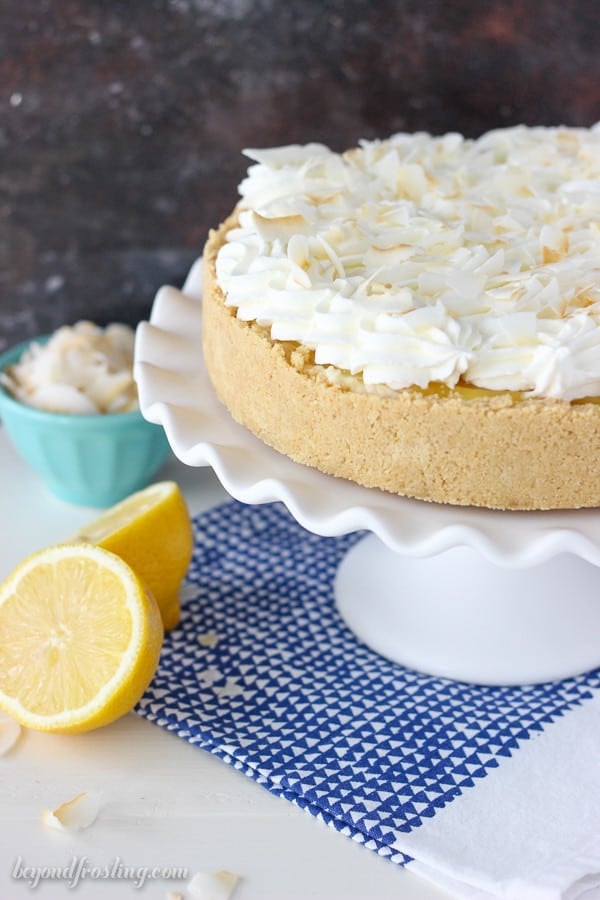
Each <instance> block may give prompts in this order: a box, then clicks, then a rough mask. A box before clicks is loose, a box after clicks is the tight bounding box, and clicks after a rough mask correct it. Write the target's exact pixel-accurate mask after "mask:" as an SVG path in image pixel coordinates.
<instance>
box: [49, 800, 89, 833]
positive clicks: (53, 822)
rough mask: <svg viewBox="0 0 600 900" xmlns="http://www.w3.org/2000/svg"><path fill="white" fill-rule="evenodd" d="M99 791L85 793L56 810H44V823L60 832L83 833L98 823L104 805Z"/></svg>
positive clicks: (62, 804)
mask: <svg viewBox="0 0 600 900" xmlns="http://www.w3.org/2000/svg"><path fill="white" fill-rule="evenodd" d="M101 801H102V794H100V793H99V791H84V792H83V793H82V794H78V795H77V797H74V798H73V799H72V800H67V801H66V803H61V805H60V806H57V807H56V809H52V810H51V809H44V810H42V822H43V823H44V825H46V826H47V827H48V828H56V829H57V830H58V831H81V830H82V829H84V828H89V826H90V825H92V824H93V823H94V822H95V821H96V817H97V815H98V813H99V812H100V807H101V805H102V802H101Z"/></svg>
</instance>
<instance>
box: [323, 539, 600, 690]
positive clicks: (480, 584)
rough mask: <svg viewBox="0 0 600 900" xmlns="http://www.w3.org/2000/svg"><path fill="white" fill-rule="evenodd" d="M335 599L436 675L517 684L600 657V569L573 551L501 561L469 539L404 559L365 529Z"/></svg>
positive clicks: (374, 642)
mask: <svg viewBox="0 0 600 900" xmlns="http://www.w3.org/2000/svg"><path fill="white" fill-rule="evenodd" d="M335 598H336V604H337V608H338V610H339V612H340V614H341V616H342V618H343V619H344V621H345V622H346V624H347V625H348V626H349V628H350V629H351V630H352V631H353V632H354V633H355V635H356V636H357V637H358V638H359V640H361V641H362V642H363V643H365V644H367V645H368V646H369V647H371V648H372V649H373V650H375V651H377V652H378V653H381V654H382V655H383V656H386V657H387V658H388V659H392V660H394V661H395V662H398V663H401V664H402V665H404V666H408V667H409V668H413V669H417V670H419V671H421V672H427V673H428V674H430V675H436V676H441V677H446V678H452V679H456V680H459V681H468V682H473V683H477V684H489V685H511V684H513V685H514V684H532V683H538V682H544V681H553V680H556V679H559V678H567V677H569V676H573V675H578V674H580V673H582V672H586V671H589V670H590V669H593V668H595V667H596V666H600V569H599V568H598V567H596V566H594V565H591V564H590V563H588V562H586V561H585V560H583V559H581V558H580V557H577V556H573V555H571V554H566V553H563V554H560V555H558V556H555V557H553V558H552V559H550V560H549V561H547V562H544V563H542V564H541V565H536V566H531V567H530V568H525V569H523V568H518V569H517V568H503V567H500V566H497V565H494V564H493V563H490V562H488V561H487V560H486V559H484V558H483V556H482V555H481V554H480V553H479V552H478V551H476V550H473V549H472V548H470V547H455V548H453V549H451V550H447V551H446V552H444V553H440V554H439V555H437V556H433V557H428V558H426V559H423V558H407V557H404V556H401V555H400V554H398V553H395V552H394V551H392V550H389V549H388V548H387V547H386V546H385V545H384V544H383V543H382V542H381V541H380V540H379V539H378V538H377V537H375V535H369V536H368V537H366V538H364V539H363V540H362V541H361V542H360V543H359V544H357V545H356V546H355V547H353V548H352V550H350V551H349V553H348V554H347V556H346V557H345V558H344V560H343V561H342V563H341V565H340V567H339V570H338V574H337V577H336V581H335Z"/></svg>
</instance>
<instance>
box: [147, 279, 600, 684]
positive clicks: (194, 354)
mask: <svg viewBox="0 0 600 900" xmlns="http://www.w3.org/2000/svg"><path fill="white" fill-rule="evenodd" d="M201 290H202V276H201V261H198V262H197V263H196V264H195V265H194V267H193V268H192V270H191V272H190V274H189V277H188V279H187V281H186V283H185V285H184V287H183V291H182V292H180V291H177V290H175V289H174V288H170V287H163V288H161V290H160V291H159V292H158V294H157V296H156V299H155V302H154V305H153V309H152V314H151V317H150V322H143V323H141V324H140V325H139V327H138V331H137V336H136V351H135V377H136V380H137V383H138V387H139V393H140V405H141V408H142V412H143V414H144V416H145V417H146V418H147V419H149V420H150V421H151V422H156V423H159V424H161V425H162V426H163V427H164V429H165V431H166V434H167V437H168V439H169V441H170V444H171V447H172V448H173V451H174V453H175V455H176V456H177V457H178V458H179V459H180V460H182V461H183V462H184V463H186V464H188V465H190V466H212V467H213V469H214V470H215V472H216V474H217V477H218V478H219V480H220V481H221V483H222V484H223V486H224V487H225V489H226V490H227V491H228V492H229V493H230V494H231V495H232V496H233V497H235V498H236V499H238V500H241V501H243V502H245V503H266V502H270V501H273V500H279V501H283V503H284V504H285V505H286V507H287V508H288V510H289V511H290V513H291V514H292V515H293V516H294V517H295V518H296V519H297V521H298V522H299V523H300V524H301V525H302V526H304V527H305V528H307V529H308V530H309V531H312V532H315V533H316V534H321V535H329V536H331V535H340V534H346V533H348V532H351V531H357V530H365V531H367V532H370V534H369V535H368V536H366V537H365V538H364V539H363V540H362V541H360V542H359V543H358V544H357V545H355V546H354V548H353V549H352V550H350V551H349V553H348V554H347V556H346V557H345V559H344V560H343V561H342V564H341V566H340V568H339V571H338V574H337V578H336V582H335V595H336V602H337V606H338V609H339V612H340V614H341V615H342V617H343V619H344V620H345V622H346V623H347V625H348V626H349V627H350V628H351V629H352V630H353V631H354V633H355V634H356V635H357V637H358V638H359V639H360V640H361V641H363V642H365V643H366V644H368V645H369V646H370V647H372V648H373V649H374V650H376V651H378V652H379V653H381V654H383V655H385V656H386V657H389V658H390V659H393V660H395V661H397V662H400V663H402V664H404V665H407V666H410V667H412V668H415V669H418V670H420V671H423V672H428V673H430V674H432V675H439V676H444V677H449V678H455V679H459V680H463V681H470V682H476V683H482V684H497V685H500V684H520V683H533V682H540V681H548V680H553V679H558V678H564V677H567V676H571V675H576V674H579V673H581V672H584V671H587V670H589V669H591V668H594V667H596V666H598V665H600V569H599V568H598V567H600V511H597V510H577V511H572V512H571V511H560V512H529V513H526V512H495V511H490V510H483V509H475V508H463V507H453V506H445V505H441V504H432V503H424V502H422V501H418V500H408V499H404V498H401V497H397V496H394V495H392V494H387V493H385V492H383V491H378V490H370V489H367V488H363V487H360V486H359V485H355V484H353V483H351V482H348V481H344V480H342V479H338V478H334V477H332V476H328V475H324V474H322V473H320V472H317V471H315V470H313V469H311V468H308V467H307V466H302V465H299V464H298V463H294V462H292V461H291V460H289V459H288V458H287V457H285V456H283V455H282V454H280V453H277V452H276V451H275V450H272V449H270V448H269V447H267V446H265V445H264V444H263V443H262V442H261V441H259V440H258V439H257V438H255V437H254V435H252V434H251V433H250V432H249V431H247V430H246V429H245V428H243V427H242V426H240V425H238V424H237V423H236V422H234V421H233V419H232V418H231V416H230V415H229V413H228V412H227V410H226V409H225V408H224V407H223V406H222V405H221V403H220V402H219V401H218V400H217V398H216V396H215V394H214V392H213V390H212V388H211V386H210V382H209V380H208V376H207V374H206V370H205V367H204V361H203V358H202V350H201V340H200V336H201ZM465 465H468V460H466V461H465Z"/></svg>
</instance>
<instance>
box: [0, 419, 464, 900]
mask: <svg viewBox="0 0 600 900" xmlns="http://www.w3.org/2000/svg"><path fill="white" fill-rule="evenodd" d="M163 478H164V479H173V480H175V481H177V482H178V483H179V485H180V486H181V488H182V490H183V491H184V493H185V496H186V498H187V502H188V505H189V508H190V511H191V512H192V513H197V512H200V511H201V510H203V509H207V508H209V507H210V506H213V505H214V504H216V503H218V502H220V501H222V500H225V499H227V495H226V493H225V491H224V490H223V488H222V487H221V486H220V485H219V484H218V482H217V480H216V478H215V476H214V474H213V473H212V471H211V470H208V469H191V468H188V467H186V466H184V465H183V464H181V463H179V462H178V461H177V460H175V459H171V460H169V461H168V462H167V464H166V465H165V466H164V467H163V469H162V470H161V471H160V472H159V473H158V474H157V476H156V480H160V479H163ZM0 498H1V501H0V502H1V522H2V525H1V530H2V540H1V542H0V580H3V579H4V578H5V577H6V576H7V575H8V574H9V573H10V572H11V571H12V569H13V568H14V567H15V565H16V564H17V563H18V562H19V561H20V560H21V559H22V558H23V557H24V556H26V555H27V554H29V553H31V552H32V551H34V550H37V549H39V548H41V547H44V546H48V545H49V544H53V543H58V542H59V541H61V540H64V539H66V538H68V537H69V535H71V534H72V533H73V532H74V531H75V530H76V529H77V528H78V527H79V526H81V525H82V524H84V523H85V522H87V521H89V520H90V519H92V518H93V517H94V516H95V515H96V514H97V511H95V510H91V509H89V508H83V507H76V506H72V505H70V504H67V503H63V502H62V501H60V500H57V499H56V498H54V497H53V496H52V495H51V494H49V493H48V491H47V490H46V489H45V487H44V486H43V484H42V483H41V481H40V479H39V478H38V477H37V476H36V475H35V474H33V473H32V472H31V471H30V470H29V469H28V468H27V466H26V465H25V464H24V463H23V462H22V461H21V459H20V458H19V457H18V455H17V453H16V451H15V450H14V449H13V447H12V445H11V444H10V443H9V441H8V439H7V437H6V434H5V432H4V430H3V429H2V428H1V427H0ZM87 790H99V791H101V792H102V795H103V805H102V809H101V812H100V815H99V817H98V819H97V820H96V822H95V823H94V824H93V825H92V826H91V827H90V828H88V829H87V830H85V831H82V832H80V833H78V834H76V835H72V834H66V833H60V832H57V831H53V830H51V829H48V828H47V827H45V826H44V825H43V824H42V822H41V818H40V816H41V811H42V809H43V808H44V807H49V808H55V807H56V806H57V805H59V804H60V803H63V802H64V801H66V800H69V799H71V798H72V797H74V796H76V795H77V794H79V793H81V792H82V791H87ZM73 857H77V858H78V860H79V859H81V858H82V857H87V861H88V863H89V865H90V866H105V865H109V866H111V867H112V866H113V865H115V860H116V861H117V862H116V867H117V868H118V865H119V862H120V863H121V864H122V868H121V870H120V871H121V872H122V873H123V871H124V868H125V867H129V868H130V869H132V868H135V869H137V868H139V867H148V868H151V867H153V866H157V867H161V868H162V867H168V866H172V867H177V868H179V869H181V868H187V870H188V879H183V880H181V879H180V880H168V879H160V878H157V879H156V880H153V881H148V882H147V884H146V885H145V887H144V888H143V890H142V891H140V890H138V889H136V888H135V887H134V886H133V881H131V880H130V881H127V880H112V881H111V883H110V887H107V883H106V882H105V881H99V880H92V879H91V878H89V877H88V879H87V880H85V881H83V882H81V883H80V885H79V886H78V888H77V891H76V894H75V896H77V897H79V898H88V897H90V898H98V897H104V898H105V897H107V896H110V897H111V898H113V897H115V898H121V897H123V898H125V897H134V896H144V897H152V898H165V897H166V896H167V893H168V891H181V892H182V893H183V894H184V896H185V884H186V883H187V880H189V878H191V876H192V875H193V873H194V872H196V871H205V872H211V871H216V870H219V869H226V870H229V871H232V872H235V873H237V874H238V875H240V876H241V878H242V881H241V882H240V883H239V884H238V886H237V888H236V891H235V895H234V896H235V900H292V898H299V900H300V898H302V900H306V898H309V897H310V898H312V900H342V898H344V900H355V898H356V900H358V898H361V900H364V898H369V900H384V898H385V900H391V898H394V900H442V898H444V897H446V896H447V895H446V894H443V893H442V892H441V891H438V890H437V889H434V888H432V887H431V886H430V885H429V884H427V883H425V882H424V881H422V880H421V879H419V878H417V877H416V876H414V875H412V874H411V873H409V872H406V871H405V870H403V869H401V868H400V867H398V866H396V865H394V864H392V863H390V862H388V861H387V860H384V859H383V858H380V857H378V856H377V855H376V854H375V853H373V852H372V851H369V850H366V849H364V848H363V847H361V846H359V845H358V844H355V843H354V842H353V841H351V840H350V839H349V838H346V837H344V836H342V835H340V834H338V833H337V832H336V831H334V829H333V828H328V827H327V826H325V825H323V824H322V823H320V822H318V821H317V820H316V819H314V818H313V817H312V816H311V815H310V814H308V813H307V812H303V811H301V810H300V809H298V808H296V807H295V806H293V805H292V804H291V803H289V802H288V801H285V800H282V799H279V798H277V797H275V796H273V795H271V794H269V793H268V791H266V790H265V789H264V788H262V787H260V786H259V785H257V784H255V783H254V782H253V781H252V780H251V779H249V778H248V777H246V776H244V775H242V774H240V773H239V772H237V771H235V770H234V769H232V768H231V767H229V766H227V765H226V764H225V763H223V762H222V761H221V760H219V759H217V758H216V757H213V756H211V755H210V754H209V753H207V752H205V751H204V750H201V749H198V748H197V747H193V746H191V745H190V744H187V743H186V742H185V741H182V740H180V739H179V738H177V737H176V736H174V735H172V734H169V733H168V732H166V731H164V730H162V729H160V728H158V727H157V726H155V725H153V724H151V723H149V722H147V721H145V720H143V719H140V718H139V717H138V716H136V715H135V714H133V713H130V714H129V715H127V716H125V717H124V718H123V719H121V720H120V721H118V722H116V723H114V724H113V725H110V726H108V727H106V728H103V729H99V730H97V731H93V732H90V733H88V734H84V735H77V736H62V735H45V734H42V733H39V732H33V731H27V732H24V733H23V734H22V735H21V738H20V740H19V742H18V743H17V745H16V746H15V747H14V748H13V749H12V750H11V751H10V752H9V753H8V754H7V755H6V756H4V757H2V758H0V897H2V898H10V900H13V898H19V897H25V896H30V892H29V890H28V888H27V886H26V883H25V881H24V880H23V879H18V878H15V877H13V873H14V871H15V867H16V866H17V867H18V861H19V858H20V859H21V864H22V866H34V867H43V866H54V867H57V866H60V867H65V866H69V865H70V864H71V861H72V860H73ZM80 864H81V863H80ZM132 874H133V873H132ZM38 890H40V891H43V896H44V897H66V896H73V891H70V890H69V889H68V887H67V884H66V881H65V880H45V881H44V883H43V886H41V887H40V888H39V889H38Z"/></svg>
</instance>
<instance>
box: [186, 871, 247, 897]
mask: <svg viewBox="0 0 600 900" xmlns="http://www.w3.org/2000/svg"><path fill="white" fill-rule="evenodd" d="M239 880H240V876H239V875H234V873H233V872H226V871H223V870H221V871H220V872H196V874H195V875H194V877H193V878H192V880H191V881H190V883H189V884H188V886H187V890H188V891H189V894H190V897H192V898H193V900H229V897H231V896H232V894H233V892H234V890H235V886H236V884H237V883H238V881H239Z"/></svg>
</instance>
